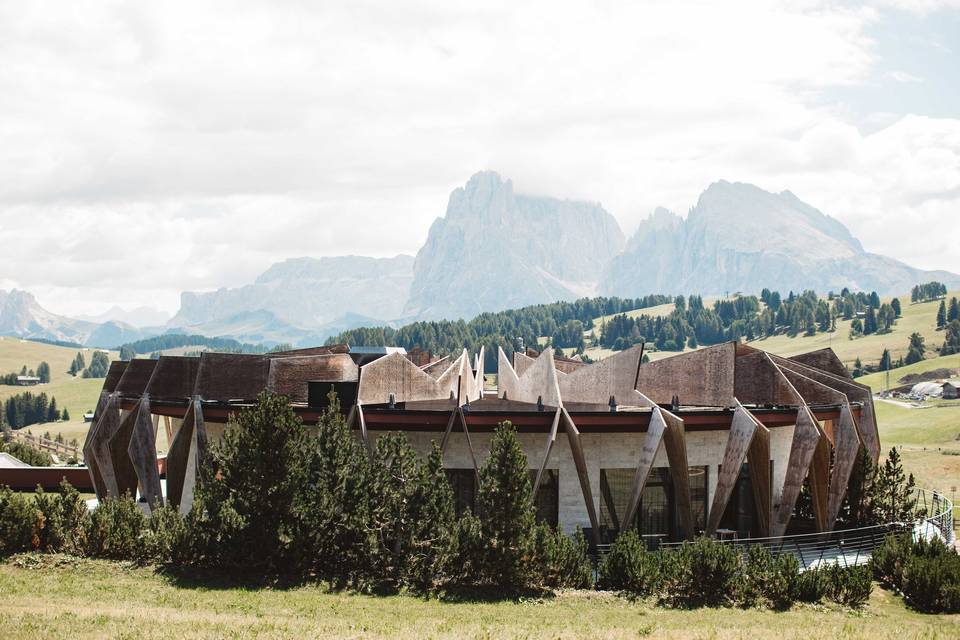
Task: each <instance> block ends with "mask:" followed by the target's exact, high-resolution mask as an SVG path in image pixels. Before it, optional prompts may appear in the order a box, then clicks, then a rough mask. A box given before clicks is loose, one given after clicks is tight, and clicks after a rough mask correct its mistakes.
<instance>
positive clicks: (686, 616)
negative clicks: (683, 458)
mask: <svg viewBox="0 0 960 640" xmlns="http://www.w3.org/2000/svg"><path fill="white" fill-rule="evenodd" d="M958 636H960V616H957V615H949V616H948V615H938V616H931V615H923V614H918V613H914V612H912V611H910V610H908V609H906V608H905V607H904V606H903V604H902V603H901V602H900V600H899V598H897V597H896V596H894V595H892V594H890V593H889V592H887V591H883V590H881V589H879V588H875V589H874V592H873V595H872V596H871V598H870V601H869V603H868V604H867V606H866V608H865V609H864V610H863V611H859V612H857V611H850V610H845V609H841V608H836V607H832V606H831V607H827V606H809V605H798V606H795V607H794V608H793V609H792V610H790V611H785V612H771V611H757V610H737V609H698V610H693V611H676V610H670V609H665V608H661V607H655V606H653V605H652V604H650V603H646V602H633V601H630V600H627V599H625V598H620V597H618V596H616V595H614V594H611V593H602V592H590V591H572V592H564V593H560V594H559V595H557V596H556V597H553V598H543V599H539V598H537V599H526V600H521V601H501V602H443V601H438V600H436V599H429V600H428V599H424V598H415V597H410V596H386V597H377V596H366V595H357V594H349V593H331V592H329V591H327V590H325V589H323V588H320V587H316V586H307V587H300V588H293V589H269V588H266V589H263V588H260V589H251V588H244V587H232V586H222V585H216V584H210V585H200V584H197V583H194V582H189V581H182V580H181V581H177V580H174V579H171V578H168V577H166V576H164V575H162V574H159V573H157V572H156V571H155V570H154V569H151V568H136V567H132V566H129V565H126V564H121V563H111V562H106V561H95V560H77V559H72V558H67V557H64V556H33V555H31V556H19V557H15V558H13V559H12V560H10V561H8V562H6V563H4V564H0V637H3V638H45V639H46V638H71V639H75V638H103V637H121V638H137V639H149V638H163V639H166V638H171V637H176V638H208V637H216V638H290V637H297V638H487V639H495V638H571V639H573V638H577V639H579V638H604V639H620V638H646V637H649V638H676V639H685V638H711V639H716V640H725V639H734V638H785V639H797V640H818V639H823V640H843V639H848V638H864V639H870V640H879V639H882V638H895V639H896V640H911V639H914V638H915V639H921V638H922V639H924V640H937V639H943V640H946V639H948V638H956V637H958Z"/></svg>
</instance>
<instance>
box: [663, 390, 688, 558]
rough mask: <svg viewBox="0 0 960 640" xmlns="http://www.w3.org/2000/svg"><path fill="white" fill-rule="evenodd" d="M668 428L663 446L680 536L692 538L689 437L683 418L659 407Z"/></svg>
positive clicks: (686, 538)
mask: <svg viewBox="0 0 960 640" xmlns="http://www.w3.org/2000/svg"><path fill="white" fill-rule="evenodd" d="M656 411H659V412H660V414H661V417H662V418H663V421H664V422H665V423H666V425H667V428H666V430H665V431H664V433H663V446H664V448H665V449H666V451H667V463H668V464H669V465H670V478H671V480H672V482H673V500H674V505H675V508H676V510H677V516H678V518H677V519H678V520H679V525H680V531H679V534H680V537H681V538H682V539H684V540H690V539H692V538H693V536H694V535H695V534H696V532H695V531H694V530H693V503H692V500H691V499H690V468H689V466H688V464H687V437H686V430H685V429H684V425H683V420H681V419H680V418H678V417H677V416H675V415H673V414H672V413H670V412H669V411H665V410H663V409H660V408H657V409H656Z"/></svg>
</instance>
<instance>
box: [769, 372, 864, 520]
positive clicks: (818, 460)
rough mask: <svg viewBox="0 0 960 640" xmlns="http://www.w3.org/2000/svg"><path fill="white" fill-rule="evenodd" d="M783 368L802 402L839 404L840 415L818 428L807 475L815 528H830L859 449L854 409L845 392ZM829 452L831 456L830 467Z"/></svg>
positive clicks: (838, 510)
mask: <svg viewBox="0 0 960 640" xmlns="http://www.w3.org/2000/svg"><path fill="white" fill-rule="evenodd" d="M782 371H783V374H784V375H785V376H786V377H787V379H788V380H789V381H790V383H791V384H792V385H793V387H794V388H795V389H796V390H797V392H798V393H799V394H800V395H801V396H803V399H804V401H805V402H806V401H812V402H821V403H832V404H840V405H841V412H840V419H839V420H831V421H830V423H829V424H828V425H824V426H823V427H822V428H821V434H820V435H821V438H820V441H819V442H818V443H817V451H816V453H815V455H814V457H813V461H812V464H811V467H810V475H809V476H808V479H809V483H810V491H811V494H812V497H813V499H814V500H813V511H814V517H815V519H816V524H817V528H818V529H819V530H820V531H831V530H832V529H833V525H834V524H835V523H836V519H837V515H838V514H839V512H840V504H841V503H842V501H843V496H844V495H845V494H846V492H847V486H848V485H849V481H850V474H851V472H852V471H853V466H854V464H855V462H856V458H857V452H858V451H859V450H860V443H861V440H860V436H859V433H858V430H857V425H856V421H855V420H854V417H853V411H852V410H851V408H850V403H849V401H848V399H847V396H846V395H845V394H844V393H843V392H842V391H840V390H838V389H837V388H835V387H833V386H830V385H828V384H825V383H824V382H821V381H820V380H815V379H813V378H811V377H809V376H807V375H805V374H804V373H800V372H797V371H794V370H792V369H787V368H783V369H782ZM818 426H820V425H819V424H818ZM831 453H833V459H834V462H833V468H832V469H831V464H830V460H831Z"/></svg>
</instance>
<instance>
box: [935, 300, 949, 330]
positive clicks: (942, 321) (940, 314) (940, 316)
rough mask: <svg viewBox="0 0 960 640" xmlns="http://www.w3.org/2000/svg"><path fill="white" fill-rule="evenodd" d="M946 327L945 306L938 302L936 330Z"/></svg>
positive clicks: (942, 302)
mask: <svg viewBox="0 0 960 640" xmlns="http://www.w3.org/2000/svg"><path fill="white" fill-rule="evenodd" d="M946 325H947V305H946V303H944V301H943V300H941V301H940V307H939V308H938V309H937V329H943V328H944V327H945V326H946Z"/></svg>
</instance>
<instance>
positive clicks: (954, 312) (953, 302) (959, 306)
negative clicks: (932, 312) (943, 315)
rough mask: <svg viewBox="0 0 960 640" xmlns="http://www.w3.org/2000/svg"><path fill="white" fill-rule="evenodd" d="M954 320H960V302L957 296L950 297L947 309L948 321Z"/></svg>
mask: <svg viewBox="0 0 960 640" xmlns="http://www.w3.org/2000/svg"><path fill="white" fill-rule="evenodd" d="M954 320H960V303H958V302H957V299H956V298H955V297H954V298H950V307H949V308H948V309H947V322H953V321H954Z"/></svg>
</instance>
